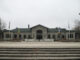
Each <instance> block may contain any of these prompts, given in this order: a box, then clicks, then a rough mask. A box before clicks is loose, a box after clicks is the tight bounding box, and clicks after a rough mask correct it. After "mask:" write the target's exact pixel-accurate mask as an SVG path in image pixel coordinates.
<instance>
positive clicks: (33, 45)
mask: <svg viewBox="0 0 80 60" xmlns="http://www.w3.org/2000/svg"><path fill="white" fill-rule="evenodd" d="M5 47H6V48H80V42H0V48H5Z"/></svg>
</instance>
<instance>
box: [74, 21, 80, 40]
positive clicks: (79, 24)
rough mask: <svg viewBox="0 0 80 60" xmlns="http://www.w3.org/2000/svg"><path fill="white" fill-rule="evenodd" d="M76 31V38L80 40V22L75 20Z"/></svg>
mask: <svg viewBox="0 0 80 60" xmlns="http://www.w3.org/2000/svg"><path fill="white" fill-rule="evenodd" d="M74 30H75V31H76V38H77V39H80V20H75V27H74Z"/></svg>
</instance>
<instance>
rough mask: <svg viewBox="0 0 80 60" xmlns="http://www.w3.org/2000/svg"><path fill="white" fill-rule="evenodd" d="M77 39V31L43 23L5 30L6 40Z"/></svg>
mask: <svg viewBox="0 0 80 60" xmlns="http://www.w3.org/2000/svg"><path fill="white" fill-rule="evenodd" d="M25 39H34V40H44V39H54V40H55V41H56V40H75V32H74V31H72V30H71V31H69V30H66V29H61V28H48V27H45V26H43V25H36V26H33V27H29V25H28V28H16V29H13V30H10V31H9V30H4V40H25Z"/></svg>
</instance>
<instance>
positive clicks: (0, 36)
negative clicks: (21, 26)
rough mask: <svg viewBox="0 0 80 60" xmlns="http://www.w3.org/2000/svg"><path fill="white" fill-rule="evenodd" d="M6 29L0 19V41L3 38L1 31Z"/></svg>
mask: <svg viewBox="0 0 80 60" xmlns="http://www.w3.org/2000/svg"><path fill="white" fill-rule="evenodd" d="M5 27H6V25H5V23H4V21H2V19H1V18H0V39H1V38H2V37H3V29H4V28H5Z"/></svg>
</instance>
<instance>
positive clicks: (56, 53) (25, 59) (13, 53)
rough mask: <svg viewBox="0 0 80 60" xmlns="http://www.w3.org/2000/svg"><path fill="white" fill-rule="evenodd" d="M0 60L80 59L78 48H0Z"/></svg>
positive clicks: (79, 49)
mask: <svg viewBox="0 0 80 60" xmlns="http://www.w3.org/2000/svg"><path fill="white" fill-rule="evenodd" d="M0 60H80V48H0Z"/></svg>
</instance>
